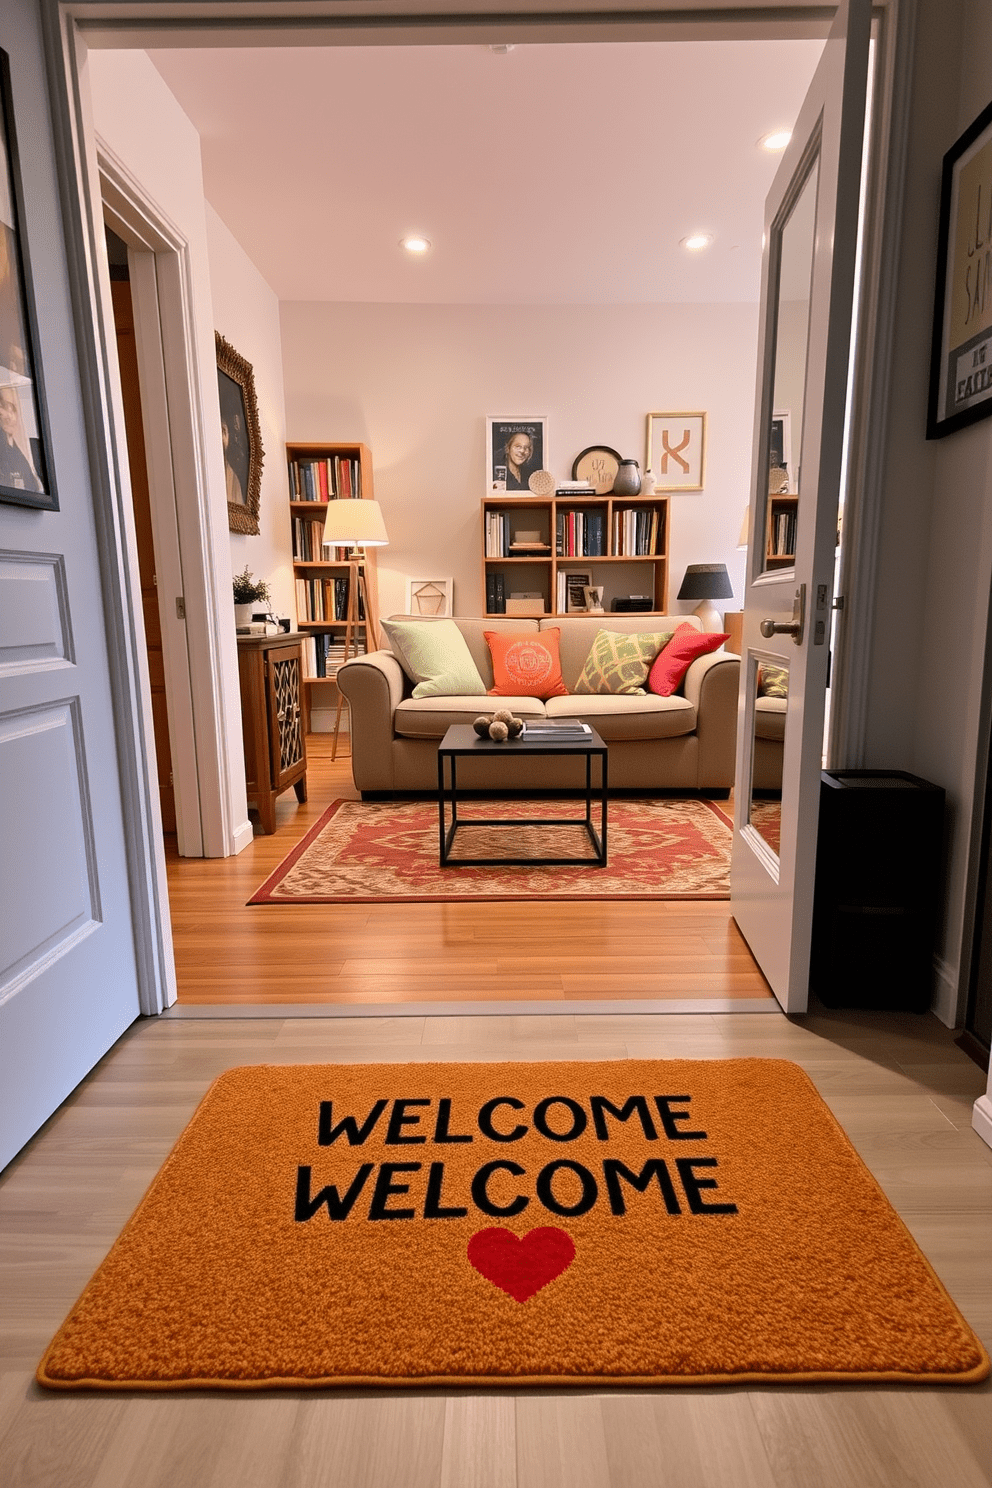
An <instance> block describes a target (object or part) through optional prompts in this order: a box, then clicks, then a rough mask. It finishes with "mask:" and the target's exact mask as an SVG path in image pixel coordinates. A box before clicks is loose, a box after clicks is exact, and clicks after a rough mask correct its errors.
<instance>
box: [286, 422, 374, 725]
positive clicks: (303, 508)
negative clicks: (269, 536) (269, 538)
mask: <svg viewBox="0 0 992 1488" xmlns="http://www.w3.org/2000/svg"><path fill="white" fill-rule="evenodd" d="M335 459H337V460H342V459H344V460H349V461H352V462H355V464H356V465H357V470H358V489H357V491H356V492H355V493H354V495H355V496H357V497H361V498H362V499H363V500H366V501H371V500H372V499H373V498H374V496H375V489H374V485H373V478H372V451H371V450H370V449H369V447H368V445H366V444H357V443H351V442H342V441H337V442H329V441H322V442H319V443H312V442H311V443H300V442H298V441H294V442H292V443H288V444H287V445H286V462H287V467H288V470H289V491H290V500H289V512H290V521H291V522H292V524H293V527H292V536H293V577H294V579H304V580H306V579H319V580H325V581H326V580H330V579H336V578H346V577H347V578H349V579H351V581H352V582H354V580H355V577H356V576H355V572H354V570H355V565H354V561H353V560H351V559H349V558H347V557H346V556H344V552H345V550H343V549H338V557H336V558H334V559H327V558H325V557H323V549H322V548H318V549H317V551H320V553H321V557H320V558H303V557H300V556H299V555H298V543H297V529H296V522H297V521H298V520H299V521H302V522H317V523H319V524H320V525H321V526H323V523H324V518H325V516H326V514H327V506H328V501H327V500H323V499H321V500H317V501H301V500H297V499H296V498H295V494H294V484H293V477H292V469H291V467H292V466H293V465H295V464H296V463H297V462H300V461H303V462H306V461H313V460H316V461H329V462H331V469H332V470H333V462H334V461H335ZM318 489H320V488H319V487H318ZM333 492H334V483H333V476H331V477H330V478H329V479H328V481H327V494H328V497H329V499H332V500H333V499H347V498H341V497H335V495H334V494H333ZM366 582H367V585H368V591H369V595H370V598H371V602H372V606H373V608H375V607H376V606H377V604H378V586H377V583H376V567H375V549H374V548H370V549H368V550H367V557H366ZM296 609H297V629H298V630H299V631H301V632H302V633H303V634H304V635H310V636H319V635H330V634H333V635H335V636H336V638H337V639H338V640H343V639H344V632H345V628H346V626H347V620H346V619H345V618H344V617H343V616H342V617H341V618H340V619H334V620H330V619H323V620H308V619H307V618H306V616H305V613H304V612H303V610H302V608H301V606H300V603H299V599H298V598H297V604H296ZM376 619H377V616H376V615H375V614H373V616H372V620H373V625H374V624H375V621H376ZM358 638H359V640H360V641H361V642H362V643H363V644H366V649H368V650H372V649H373V647H372V645H371V644H370V643H368V642H369V637H368V631H367V629H366V626H365V623H364V622H362V623H361V624H360V626H359V637H358ZM306 651H307V648H306V647H304V654H306ZM305 670H306V669H305ZM303 685H304V687H305V688H307V690H308V691H309V689H311V688H312V687H313V686H314V685H317V686H329V687H331V688H332V689H333V690H334V693H336V692H337V684H336V682H335V679H334V672H333V671H332V672H329V673H328V675H327V676H326V677H318V676H316V675H311V674H310V672H309V671H308V670H306V675H304V677H303ZM332 701H333V694H332ZM322 706H324V705H323V704H322Z"/></svg>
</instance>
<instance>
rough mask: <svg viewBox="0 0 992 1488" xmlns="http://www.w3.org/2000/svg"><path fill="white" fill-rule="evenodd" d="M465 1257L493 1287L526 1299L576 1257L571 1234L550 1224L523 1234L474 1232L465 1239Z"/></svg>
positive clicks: (490, 1231) (494, 1231) (503, 1231)
mask: <svg viewBox="0 0 992 1488" xmlns="http://www.w3.org/2000/svg"><path fill="white" fill-rule="evenodd" d="M468 1258H469V1260H470V1261H471V1263H472V1265H473V1266H474V1267H475V1269H476V1271H478V1272H479V1274H480V1276H484V1277H485V1278H486V1280H487V1281H491V1282H492V1284H493V1286H498V1287H499V1288H500V1290H501V1291H504V1292H509V1294H510V1296H511V1297H515V1298H516V1300H517V1301H518V1302H526V1301H527V1298H528V1297H533V1295H534V1293H535V1292H539V1291H540V1290H541V1288H542V1287H545V1286H547V1284H548V1282H549V1281H554V1279H555V1277H556V1276H560V1275H561V1273H562V1272H563V1271H567V1270H568V1268H569V1266H570V1265H571V1264H572V1262H573V1261H574V1260H575V1246H574V1245H573V1243H572V1237H571V1235H566V1233H565V1231H564V1230H557V1229H555V1227H554V1226H553V1225H542V1227H541V1228H540V1229H538V1230H530V1231H529V1232H528V1233H527V1234H526V1235H514V1233H513V1231H512V1230H504V1229H498V1228H493V1229H491V1230H477V1231H476V1233H475V1234H474V1235H473V1236H472V1238H471V1240H470V1241H469V1242H468Z"/></svg>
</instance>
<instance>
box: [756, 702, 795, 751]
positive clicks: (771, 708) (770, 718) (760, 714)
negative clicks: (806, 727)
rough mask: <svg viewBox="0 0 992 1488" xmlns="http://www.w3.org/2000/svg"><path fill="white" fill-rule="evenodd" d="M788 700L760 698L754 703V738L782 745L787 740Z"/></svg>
mask: <svg viewBox="0 0 992 1488" xmlns="http://www.w3.org/2000/svg"><path fill="white" fill-rule="evenodd" d="M788 706H789V702H788V699H787V698H778V697H759V698H755V701H754V737H755V738H756V739H771V740H773V741H775V742H776V743H779V744H780V743H781V742H782V740H783V739H784V738H785V710H786V709H787V708H788Z"/></svg>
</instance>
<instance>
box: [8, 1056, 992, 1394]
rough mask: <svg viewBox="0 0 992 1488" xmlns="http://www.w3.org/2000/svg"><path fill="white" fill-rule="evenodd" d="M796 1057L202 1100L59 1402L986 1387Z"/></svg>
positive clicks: (280, 1074)
mask: <svg viewBox="0 0 992 1488" xmlns="http://www.w3.org/2000/svg"><path fill="white" fill-rule="evenodd" d="M988 1370H989V1361H988V1356H987V1355H986V1353H985V1351H984V1349H983V1348H982V1345H981V1344H980V1343H979V1341H978V1340H977V1338H976V1337H975V1336H974V1334H973V1333H972V1332H971V1330H970V1329H969V1328H968V1326H967V1324H966V1323H965V1322H964V1320H963V1319H962V1317H961V1315H960V1313H959V1312H958V1311H957V1308H956V1307H955V1306H954V1304H953V1303H952V1302H951V1300H950V1298H949V1297H948V1295H947V1293H946V1292H945V1291H944V1288H943V1287H942V1286H941V1284H940V1282H939V1281H938V1280H937V1278H936V1276H935V1275H934V1273H933V1271H932V1270H931V1269H930V1266H929V1265H928V1263H927V1261H926V1260H925V1259H924V1257H923V1255H922V1254H921V1252H920V1251H919V1250H918V1249H917V1247H916V1245H915V1243H914V1241H913V1240H912V1238H911V1237H910V1235H909V1232H908V1231H907V1230H906V1228H905V1226H904V1225H903V1223H902V1221H901V1220H900V1219H899V1217H898V1216H897V1215H896V1213H895V1211H894V1210H893V1209H892V1207H891V1206H890V1204H889V1203H888V1200H887V1199H886V1198H885V1197H884V1195H883V1194H882V1192H881V1191H880V1189H879V1188H878V1186H877V1184H876V1183H875V1181H874V1179H873V1178H872V1177H871V1175H870V1174H869V1173H868V1171H867V1169H866V1168H865V1167H864V1165H863V1164H862V1162H861V1160H860V1158H859V1157H858V1156H857V1154H856V1153H855V1151H854V1149H853V1148H852V1146H851V1144H850V1143H849V1142H848V1140H847V1138H846V1137H845V1135H844V1133H843V1132H842V1131H841V1129H840V1127H839V1126H838V1125H837V1123H836V1121H835V1120H834V1118H833V1117H832V1116H831V1114H830V1112H829V1111H828V1109H827V1107H826V1106H825V1105H824V1104H823V1102H822V1101H821V1100H820V1097H819V1096H818V1095H817V1093H816V1091H815V1089H814V1087H813V1085H812V1083H811V1082H810V1080H809V1079H808V1077H807V1076H806V1075H805V1074H804V1073H803V1071H802V1070H800V1069H799V1068H798V1067H797V1066H796V1065H794V1064H789V1063H786V1062H785V1061H782V1060H766V1059H734V1060H712V1061H701V1062H695V1061H694V1062H689V1061H684V1060H670V1061H664V1062H656V1061H649V1060H629V1061H615V1062H611V1063H597V1064H571V1063H569V1064H558V1063H534V1064H405V1065H404V1064H393V1065H388V1064H377V1065H364V1066H363V1065H303V1066H288V1067H285V1066H284V1067H278V1066H271V1065H256V1066H250V1067H247V1068H242V1069H233V1070H229V1071H228V1072H227V1073H226V1074H224V1075H222V1076H221V1078H220V1079H219V1080H217V1081H216V1082H215V1084H214V1085H213V1086H212V1087H211V1088H210V1090H209V1091H208V1092H207V1095H206V1097H205V1098H204V1100H203V1103H202V1104H201V1106H200V1108H199V1110H198V1111H197V1113H196V1115H195V1117H194V1118H193V1120H192V1121H191V1123H190V1125H189V1126H188V1127H187V1129H186V1131H185V1132H184V1133H183V1135H182V1136H181V1138H180V1139H179V1142H178V1143H177V1145H176V1147H175V1149H174V1150H173V1152H172V1155H171V1156H170V1158H169V1159H168V1161H167V1162H166V1164H165V1166H164V1167H163V1169H162V1171H161V1172H160V1173H159V1174H158V1176H157V1178H156V1179H155V1181H154V1183H153V1184H152V1186H151V1188H150V1189H149V1191H148V1193H147V1195H146V1196H145V1198H144V1200H143V1201H142V1203H141V1205H140V1207H139V1208H138V1210H137V1212H136V1213H135V1215H134V1217H133V1218H132V1219H131V1220H130V1222H129V1223H128V1225H127V1227H126V1228H125V1230H124V1232H123V1234H122V1235H121V1237H120V1239H119V1240H118V1241H117V1243H116V1245H115V1246H114V1248H113V1249H112V1251H111V1252H110V1254H109V1256H108V1257H107V1259H106V1260H105V1261H104V1263H103V1265H102V1266H101V1267H100V1269H99V1271H98V1272H97V1274H96V1275H95V1277H94V1278H93V1280H92V1281H91V1282H90V1283H89V1286H88V1287H87V1288H86V1290H85V1292H84V1293H83V1295H82V1297H81V1299H80V1301H79V1302H78V1303H77V1304H76V1306H75V1307H74V1308H73V1310H72V1312H71V1314H70V1315H69V1318H68V1319H67V1321H66V1322H65V1323H64V1324H63V1326H62V1328H61V1329H60V1331H59V1333H58V1335H57V1336H56V1338H55V1340H54V1342H53V1343H52V1344H51V1346H50V1347H49V1349H48V1352H47V1353H46V1355H45V1357H44V1359H43V1361H42V1363H41V1365H40V1367H39V1369H38V1379H39V1381H40V1382H41V1383H42V1384H43V1385H50V1386H53V1387H56V1388H65V1389H71V1388H75V1387H98V1388H106V1389H119V1388H122V1387H123V1388H138V1389H153V1390H175V1389H184V1388H192V1387H197V1386H215V1387H221V1388H225V1389H237V1388H248V1389H262V1388H265V1387H268V1386H272V1385H285V1386H313V1385H323V1386H327V1385H432V1384H433V1385H465V1384H486V1385H509V1386H519V1385H524V1384H533V1385H582V1384H586V1385H596V1386H602V1385H634V1384H640V1385H674V1384H684V1385H699V1384H728V1383H743V1382H752V1383H753V1382H755V1381H758V1382H767V1381H779V1382H796V1381H817V1380H818V1381H835V1380H838V1381H842V1380H857V1381H860V1382H875V1381H892V1380H897V1381H898V1380H906V1381H916V1382H926V1383H962V1382H973V1381H977V1380H981V1379H984V1378H985V1376H986V1375H987V1374H988Z"/></svg>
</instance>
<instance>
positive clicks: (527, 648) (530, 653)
mask: <svg viewBox="0 0 992 1488" xmlns="http://www.w3.org/2000/svg"><path fill="white" fill-rule="evenodd" d="M560 635H561V631H560V630H541V631H528V632H527V633H526V634H525V635H506V634H503V633H501V632H500V631H496V630H487V631H486V632H485V636H486V640H487V641H488V642H489V651H490V654H491V656H492V659H493V677H494V678H495V682H496V685H495V687H490V689H489V695H490V697H536V698H549V697H560V696H561V695H562V694H563V693H564V694H566V695H567V693H568V688H567V687H566V686H565V683H564V682H563V681H562V675H561V661H560V659H559V656H558V638H559V636H560Z"/></svg>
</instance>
